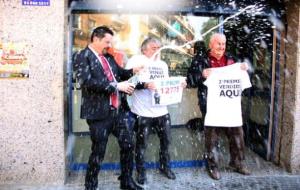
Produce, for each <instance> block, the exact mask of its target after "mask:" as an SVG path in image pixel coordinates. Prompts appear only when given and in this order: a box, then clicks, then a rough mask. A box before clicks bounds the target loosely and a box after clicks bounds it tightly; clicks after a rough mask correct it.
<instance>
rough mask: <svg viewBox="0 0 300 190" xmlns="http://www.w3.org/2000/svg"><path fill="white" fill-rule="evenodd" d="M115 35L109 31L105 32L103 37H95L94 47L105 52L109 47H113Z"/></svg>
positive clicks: (100, 51) (99, 51)
mask: <svg viewBox="0 0 300 190" xmlns="http://www.w3.org/2000/svg"><path fill="white" fill-rule="evenodd" d="M112 39H113V36H112V35H111V34H109V33H105V35H104V37H103V38H99V37H96V36H95V37H94V39H93V47H94V48H95V49H96V50H97V52H98V53H101V54H103V53H105V52H106V51H107V49H108V48H109V47H111V43H112Z"/></svg>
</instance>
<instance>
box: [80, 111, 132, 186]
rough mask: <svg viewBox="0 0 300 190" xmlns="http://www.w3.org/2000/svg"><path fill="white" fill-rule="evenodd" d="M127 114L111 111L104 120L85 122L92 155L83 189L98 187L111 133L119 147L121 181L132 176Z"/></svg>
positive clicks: (130, 135)
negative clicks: (90, 141)
mask: <svg viewBox="0 0 300 190" xmlns="http://www.w3.org/2000/svg"><path fill="white" fill-rule="evenodd" d="M128 113H129V112H119V114H116V113H115V111H111V115H110V116H109V117H107V118H106V119H104V120H87V123H88V125H89V129H90V135H91V140H92V148H91V149H92V153H91V155H90V157H89V161H88V167H87V171H86V177H85V187H86V189H88V190H94V189H96V188H97V187H98V174H99V171H100V164H101V162H102V161H103V158H104V154H105V150H106V145H107V141H108V136H109V135H110V134H111V133H112V134H113V135H114V136H115V137H116V138H117V139H118V143H119V146H120V165H121V178H120V179H121V180H127V179H128V178H130V177H131V176H132V169H133V150H134V146H133V143H132V130H129V129H128V127H129V123H128V119H127V117H128Z"/></svg>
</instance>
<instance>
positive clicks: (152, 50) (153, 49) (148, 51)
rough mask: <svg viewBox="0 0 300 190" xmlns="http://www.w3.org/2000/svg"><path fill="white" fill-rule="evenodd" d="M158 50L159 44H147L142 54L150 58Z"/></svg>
mask: <svg viewBox="0 0 300 190" xmlns="http://www.w3.org/2000/svg"><path fill="white" fill-rule="evenodd" d="M159 48H160V44H158V43H156V42H149V43H148V44H147V46H146V48H145V49H144V50H143V54H144V55H145V56H146V57H148V58H151V57H152V55H154V53H155V52H156V51H157V50H158V49H159Z"/></svg>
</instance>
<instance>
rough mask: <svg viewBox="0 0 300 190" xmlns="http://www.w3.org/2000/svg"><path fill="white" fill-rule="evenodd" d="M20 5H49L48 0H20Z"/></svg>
mask: <svg viewBox="0 0 300 190" xmlns="http://www.w3.org/2000/svg"><path fill="white" fill-rule="evenodd" d="M22 5H28V6H50V0H22Z"/></svg>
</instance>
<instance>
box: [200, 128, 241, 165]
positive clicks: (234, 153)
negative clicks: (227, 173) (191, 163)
mask: <svg viewBox="0 0 300 190" xmlns="http://www.w3.org/2000/svg"><path fill="white" fill-rule="evenodd" d="M222 131H223V132H224V133H225V135H226V136H227V138H228V140H229V151H230V164H232V165H234V166H240V165H241V162H242V160H244V158H245V155H244V149H245V143H244V132H243V128H242V127H211V126H205V129H204V132H205V148H206V155H205V156H206V160H207V162H208V167H210V168H213V167H218V161H219V156H218V155H219V153H218V148H217V146H218V140H219V136H220V133H221V132H222Z"/></svg>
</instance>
